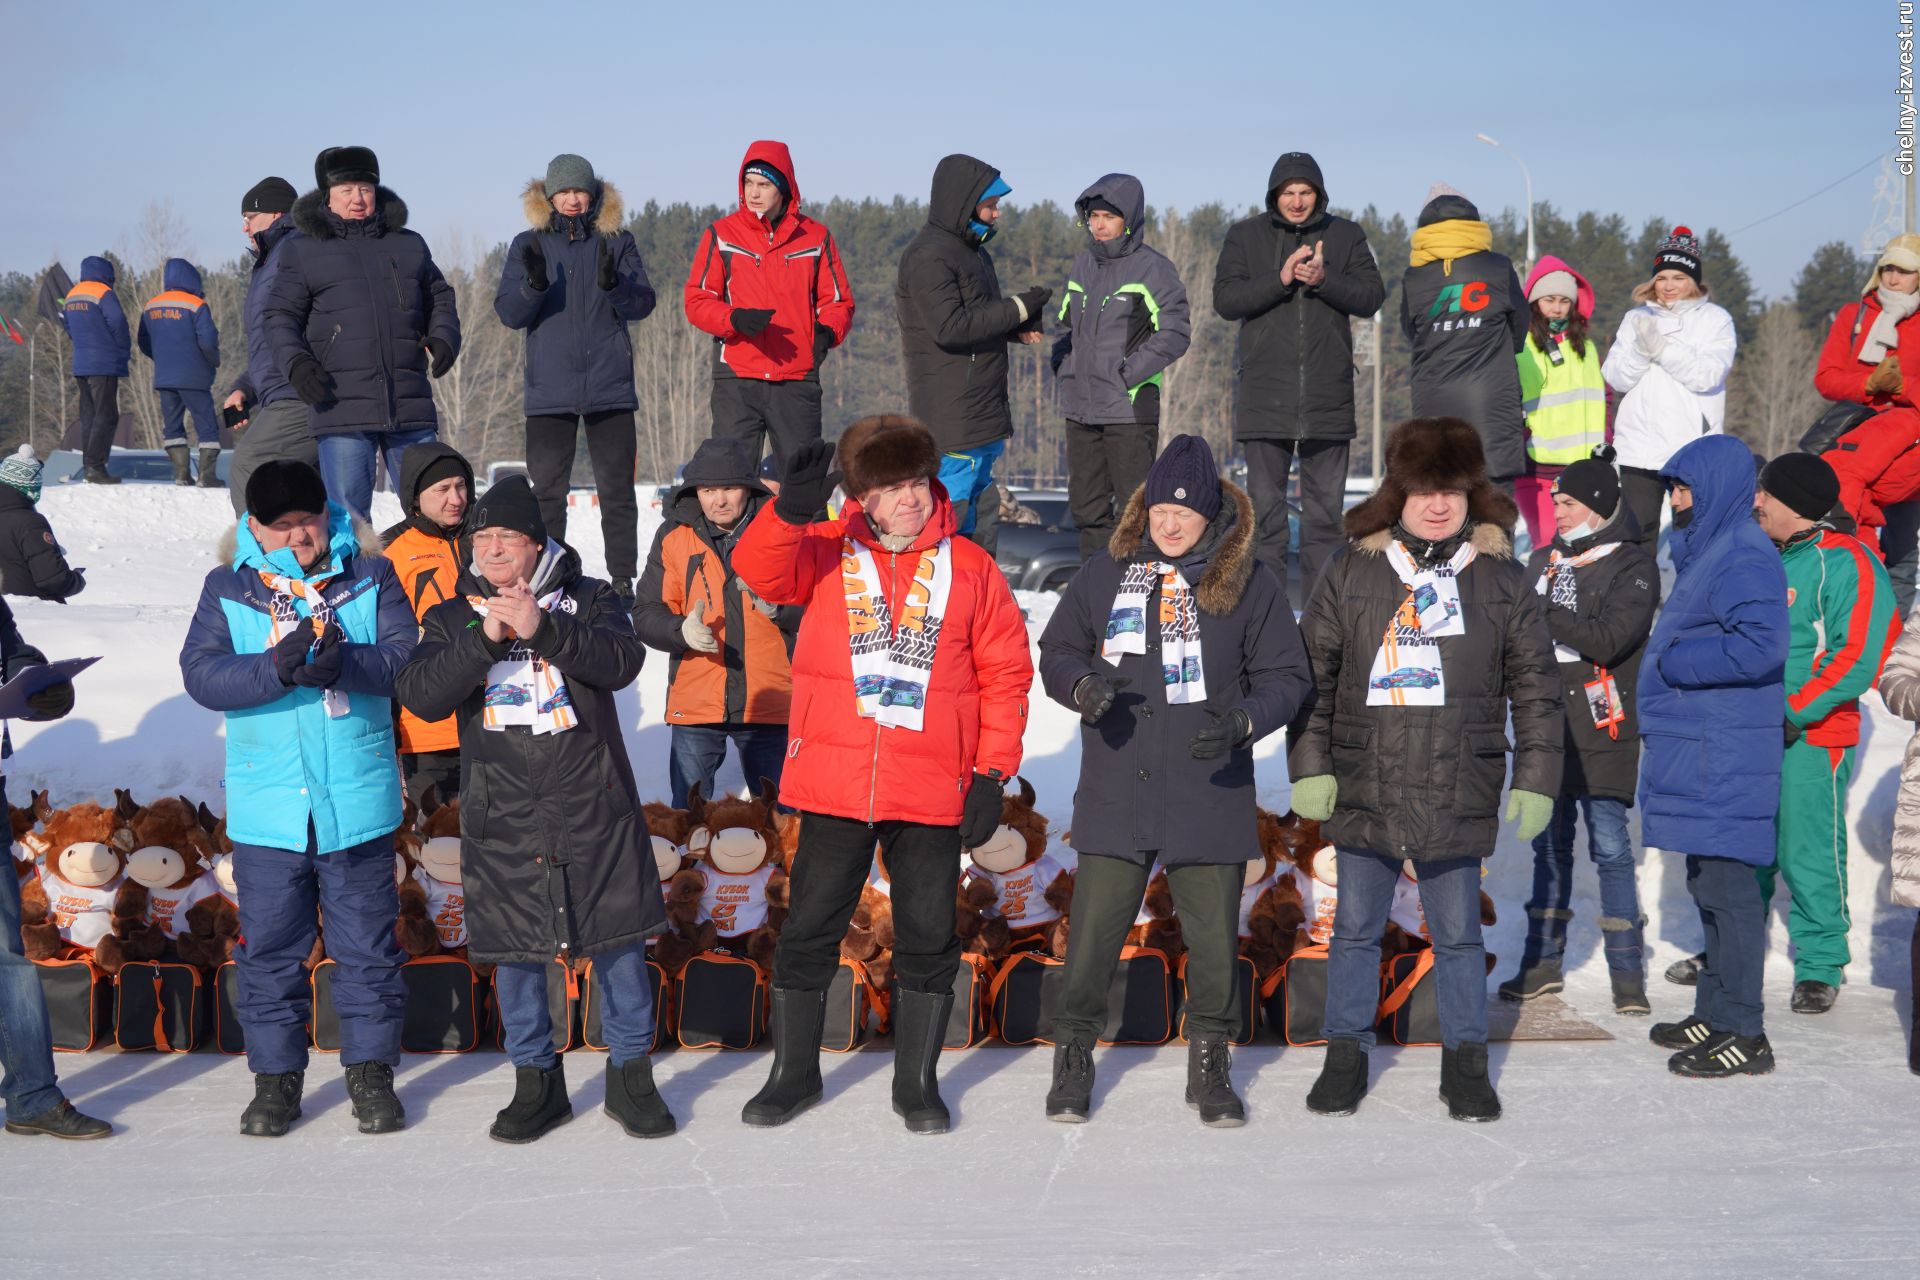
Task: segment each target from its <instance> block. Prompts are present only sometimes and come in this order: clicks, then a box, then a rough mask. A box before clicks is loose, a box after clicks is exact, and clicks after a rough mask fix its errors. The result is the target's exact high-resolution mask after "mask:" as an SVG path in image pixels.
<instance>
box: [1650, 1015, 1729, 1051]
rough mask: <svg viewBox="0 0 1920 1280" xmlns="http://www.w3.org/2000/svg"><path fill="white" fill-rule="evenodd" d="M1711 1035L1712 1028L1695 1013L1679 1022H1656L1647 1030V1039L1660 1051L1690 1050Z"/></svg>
mask: <svg viewBox="0 0 1920 1280" xmlns="http://www.w3.org/2000/svg"><path fill="white" fill-rule="evenodd" d="M1712 1035H1713V1028H1712V1027H1711V1026H1709V1025H1708V1024H1707V1020H1706V1019H1705V1018H1703V1017H1701V1016H1700V1015H1699V1014H1697V1013H1690V1014H1688V1015H1687V1016H1686V1017H1685V1018H1683V1019H1682V1020H1680V1021H1679V1022H1656V1023H1654V1024H1653V1026H1652V1027H1650V1028H1648V1030H1647V1039H1649V1040H1651V1041H1653V1042H1654V1043H1655V1044H1657V1045H1659V1046H1660V1047H1661V1048H1662V1049H1691V1048H1693V1046H1695V1045H1697V1044H1699V1043H1700V1042H1701V1041H1703V1040H1706V1039H1707V1038H1709V1037H1710V1036H1712Z"/></svg>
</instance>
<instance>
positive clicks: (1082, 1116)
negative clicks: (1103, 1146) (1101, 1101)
mask: <svg viewBox="0 0 1920 1280" xmlns="http://www.w3.org/2000/svg"><path fill="white" fill-rule="evenodd" d="M1092 1109H1093V1043H1092V1041H1089V1040H1077V1039H1069V1040H1067V1041H1065V1042H1064V1043H1062V1044H1059V1045H1056V1046H1055V1047H1054V1050H1053V1088H1051V1089H1049V1090H1048V1091H1047V1119H1049V1120H1058V1121H1059V1122H1060V1123H1061V1124H1085V1123H1086V1122H1087V1112H1089V1111H1090V1110H1092Z"/></svg>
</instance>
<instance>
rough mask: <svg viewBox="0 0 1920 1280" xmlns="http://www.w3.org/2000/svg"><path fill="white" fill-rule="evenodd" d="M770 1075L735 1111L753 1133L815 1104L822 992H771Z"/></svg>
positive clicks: (823, 1021) (823, 1018)
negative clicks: (746, 1101) (757, 1090)
mask: <svg viewBox="0 0 1920 1280" xmlns="http://www.w3.org/2000/svg"><path fill="white" fill-rule="evenodd" d="M769 1004H770V1005H771V1006H772V1011H773V1036H772V1039H773V1071H772V1072H771V1073H770V1074H769V1075H768V1076H767V1082H766V1084H764V1085H762V1086H761V1089H760V1092H758V1093H756V1094H754V1095H753V1097H752V1099H750V1100H749V1101H748V1103H747V1105H746V1106H744V1107H742V1108H740V1119H741V1121H742V1122H743V1123H745V1124H750V1125H753V1126H755V1127H756V1128H762V1129H767V1128H772V1127H773V1126H774V1125H777V1124H785V1123H786V1122H787V1121H789V1120H791V1119H793V1118H794V1117H795V1116H797V1115H799V1114H800V1113H801V1112H802V1111H805V1110H806V1109H807V1108H808V1107H810V1106H812V1105H813V1104H814V1103H816V1102H818V1101H820V1094H821V1091H822V1086H821V1083H820V1032H821V1031H822V1030H823V1029H824V1027H825V1025H826V1021H827V993H826V992H824V991H802V990H800V989H798V988H795V987H775V988H774V989H773V994H772V998H771V999H770V1000H769Z"/></svg>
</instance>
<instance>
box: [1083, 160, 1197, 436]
mask: <svg viewBox="0 0 1920 1280" xmlns="http://www.w3.org/2000/svg"><path fill="white" fill-rule="evenodd" d="M1095 200H1105V201H1106V202H1107V203H1109V204H1111V205H1113V206H1114V207H1115V208H1116V209H1119V210H1120V213H1121V216H1122V217H1123V218H1124V219H1125V220H1126V225H1125V227H1124V228H1123V229H1122V231H1121V232H1120V236H1119V238H1118V239H1116V240H1106V241H1101V240H1095V239H1094V238H1093V233H1092V232H1088V233H1087V243H1086V246H1085V247H1084V248H1082V249H1081V250H1080V252H1079V253H1078V254H1076V255H1075V256H1074V259H1073V274H1072V275H1070V276H1069V277H1068V278H1067V291H1066V294H1065V296H1064V297H1062V298H1061V299H1060V306H1059V309H1058V310H1057V311H1056V313H1055V315H1056V318H1057V319H1058V320H1059V321H1060V323H1061V324H1062V325H1064V326H1065V328H1066V332H1065V333H1063V334H1062V335H1061V337H1060V339H1059V340H1058V341H1057V342H1055V343H1054V346H1053V368H1054V373H1055V374H1056V375H1057V379H1058V380H1057V382H1056V383H1055V391H1056V392H1057V394H1058V396H1059V400H1060V413H1061V416H1063V417H1065V418H1066V419H1067V420H1068V421H1070V422H1080V423H1085V424H1087V425H1089V426H1104V425H1108V424H1111V423H1126V422H1158V421H1160V383H1161V375H1163V374H1164V373H1165V372H1166V370H1167V367H1168V366H1169V365H1171V364H1172V363H1173V362H1174V361H1175V360H1178V359H1179V358H1180V357H1181V356H1182V355H1184V354H1186V350H1187V342H1188V340H1189V338H1190V337H1191V335H1192V332H1193V327H1192V325H1191V323H1190V322H1189V321H1188V319H1187V287H1186V286H1185V285H1183V284H1181V283H1180V275H1179V273H1178V272H1177V271H1175V270H1174V268H1173V263H1171V262H1169V261H1168V260H1167V257H1166V255H1165V254H1163V253H1161V252H1160V251H1159V250H1158V249H1155V248H1153V247H1152V246H1151V245H1149V244H1147V243H1146V242H1145V241H1143V240H1142V239H1141V238H1140V236H1141V233H1142V232H1143V230H1144V229H1145V226H1146V220H1147V193H1146V189H1145V188H1143V187H1142V186H1141V185H1140V179H1138V178H1136V177H1134V176H1133V175H1131V174H1126V173H1110V174H1108V175H1106V176H1105V177H1104V178H1101V179H1100V180H1099V181H1098V182H1096V183H1094V184H1093V185H1092V186H1090V187H1088V188H1087V189H1086V190H1085V191H1083V192H1081V193H1080V198H1079V199H1078V200H1076V201H1074V205H1073V208H1074V212H1075V213H1077V214H1078V215H1079V219H1080V225H1081V226H1082V227H1084V226H1086V225H1087V213H1088V211H1089V210H1090V209H1091V208H1092V205H1093V202H1094V201H1095Z"/></svg>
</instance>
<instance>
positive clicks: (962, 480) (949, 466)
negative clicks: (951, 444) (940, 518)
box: [940, 440, 1126, 533]
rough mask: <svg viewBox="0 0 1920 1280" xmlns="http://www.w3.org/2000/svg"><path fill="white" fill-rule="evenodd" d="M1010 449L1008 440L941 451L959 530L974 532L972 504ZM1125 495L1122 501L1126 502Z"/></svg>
mask: <svg viewBox="0 0 1920 1280" xmlns="http://www.w3.org/2000/svg"><path fill="white" fill-rule="evenodd" d="M1006 451H1007V442H1006V441H1005V440H996V441H994V442H993V443H992V444H983V445H981V446H980V447H979V448H978V449H963V450H961V451H960V452H958V453H943V454H941V455H940V483H941V485H942V486H944V487H945V489H946V491H947V497H948V499H949V500H950V501H952V503H953V517H954V520H955V521H956V522H957V523H956V524H955V526H954V532H956V533H972V532H973V515H974V512H973V505H974V502H975V500H976V499H978V498H979V497H980V491H981V490H982V489H985V488H986V487H987V486H988V485H990V484H992V483H993V464H994V463H996V462H998V461H1000V455H1001V454H1003V453H1005V452H1006ZM1125 501H1126V499H1125V498H1122V499H1121V502H1122V503H1125Z"/></svg>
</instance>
